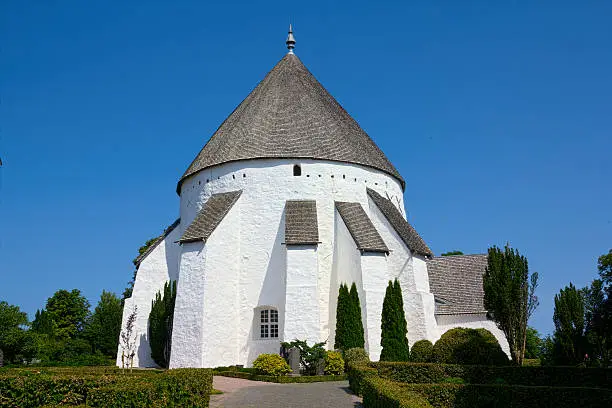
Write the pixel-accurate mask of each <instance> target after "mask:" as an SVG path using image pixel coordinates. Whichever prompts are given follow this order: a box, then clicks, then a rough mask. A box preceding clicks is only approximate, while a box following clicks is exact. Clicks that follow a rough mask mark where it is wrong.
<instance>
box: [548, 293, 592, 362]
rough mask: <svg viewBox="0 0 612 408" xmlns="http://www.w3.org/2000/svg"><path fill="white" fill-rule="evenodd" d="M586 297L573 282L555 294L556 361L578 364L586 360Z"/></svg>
mask: <svg viewBox="0 0 612 408" xmlns="http://www.w3.org/2000/svg"><path fill="white" fill-rule="evenodd" d="M584 311H585V309H584V297H583V293H582V292H581V291H580V290H578V289H577V288H576V287H575V286H574V285H573V284H572V283H570V284H569V286H566V287H565V288H564V289H561V291H560V292H559V293H558V294H557V295H555V311H554V313H553V322H554V323H555V334H554V340H555V348H556V350H555V362H556V363H557V364H578V363H580V362H582V361H584V355H585V345H586V338H585V332H584Z"/></svg>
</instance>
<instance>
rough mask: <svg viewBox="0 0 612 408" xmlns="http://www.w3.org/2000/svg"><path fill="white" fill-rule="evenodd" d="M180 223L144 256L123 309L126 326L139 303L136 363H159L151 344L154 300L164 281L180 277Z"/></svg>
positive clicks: (135, 334)
mask: <svg viewBox="0 0 612 408" xmlns="http://www.w3.org/2000/svg"><path fill="white" fill-rule="evenodd" d="M179 230H180V228H179V227H176V228H175V229H174V230H173V231H171V232H170V233H169V234H168V235H167V236H166V237H165V238H164V239H163V240H162V241H161V242H160V243H159V244H158V245H157V246H156V247H155V248H154V249H153V250H152V251H151V252H150V253H149V255H147V257H146V258H144V259H143V260H142V262H141V263H140V266H139V267H138V272H137V273H136V280H135V281H134V289H133V291H132V296H131V297H130V298H128V299H126V307H124V309H123V321H122V324H123V326H122V327H125V321H126V319H127V316H128V315H129V314H130V313H131V312H132V307H133V305H136V306H137V315H136V322H135V324H134V329H133V333H134V336H135V337H136V344H137V353H136V356H135V357H134V367H156V366H157V365H156V364H155V362H154V361H153V359H152V358H151V347H150V346H149V339H148V337H149V334H148V327H149V313H150V312H151V302H152V301H153V299H154V298H155V294H156V293H157V292H159V291H161V290H163V288H164V284H165V283H166V282H168V281H170V280H176V279H177V277H178V263H179V255H180V251H181V248H180V246H179V245H178V244H176V241H177V240H178V239H179V237H180V235H179ZM121 351H122V350H121V345H119V350H118V353H117V365H118V366H121Z"/></svg>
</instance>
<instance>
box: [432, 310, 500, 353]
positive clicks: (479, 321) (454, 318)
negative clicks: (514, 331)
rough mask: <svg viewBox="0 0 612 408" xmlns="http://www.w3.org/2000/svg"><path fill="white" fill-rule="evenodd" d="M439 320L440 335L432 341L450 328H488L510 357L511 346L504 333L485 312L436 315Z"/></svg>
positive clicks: (433, 341)
mask: <svg viewBox="0 0 612 408" xmlns="http://www.w3.org/2000/svg"><path fill="white" fill-rule="evenodd" d="M436 321H437V322H438V329H439V336H438V337H437V338H436V339H435V340H431V341H432V343H435V342H436V341H438V339H439V338H440V337H441V336H442V335H443V334H444V333H446V332H447V331H449V330H450V329H454V328H457V327H465V328H468V329H487V330H488V331H490V332H491V333H492V334H493V335H494V336H495V338H496V339H497V341H498V342H499V345H500V346H501V348H502V350H503V351H504V353H506V354H507V355H508V357H510V346H509V345H508V340H507V339H506V336H505V335H504V333H503V332H502V331H501V330H500V329H499V328H498V327H497V325H496V324H495V322H494V321H492V320H489V319H487V316H486V315H485V314H462V315H436Z"/></svg>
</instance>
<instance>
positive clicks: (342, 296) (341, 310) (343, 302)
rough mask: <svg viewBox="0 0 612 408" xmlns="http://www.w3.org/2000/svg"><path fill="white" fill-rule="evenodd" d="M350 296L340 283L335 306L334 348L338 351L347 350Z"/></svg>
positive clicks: (346, 288)
mask: <svg viewBox="0 0 612 408" xmlns="http://www.w3.org/2000/svg"><path fill="white" fill-rule="evenodd" d="M350 301H351V299H350V295H349V291H348V287H347V286H346V285H345V284H344V283H342V284H340V289H339V290H338V304H337V306H336V340H335V342H334V348H335V349H340V350H348V348H347V342H348V340H349V339H348V336H349V333H350V326H349V320H350V313H351V307H350Z"/></svg>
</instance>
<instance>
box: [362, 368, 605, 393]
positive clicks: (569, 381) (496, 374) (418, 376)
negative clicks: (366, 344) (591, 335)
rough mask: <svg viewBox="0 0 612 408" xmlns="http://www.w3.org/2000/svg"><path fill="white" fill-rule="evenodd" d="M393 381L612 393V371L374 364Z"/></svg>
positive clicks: (383, 374) (383, 375) (596, 369)
mask: <svg viewBox="0 0 612 408" xmlns="http://www.w3.org/2000/svg"><path fill="white" fill-rule="evenodd" d="M369 367H370V368H374V369H376V370H377V371H378V375H379V376H380V377H382V378H386V379H389V380H393V381H397V382H404V383H439V382H443V381H445V380H447V379H448V378H449V377H450V378H461V379H463V380H464V382H465V383H468V384H510V385H531V386H557V387H594V388H608V389H612V369H607V368H581V367H516V366H505V367H499V366H470V365H456V364H429V363H384V362H381V363H370V365H369Z"/></svg>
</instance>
